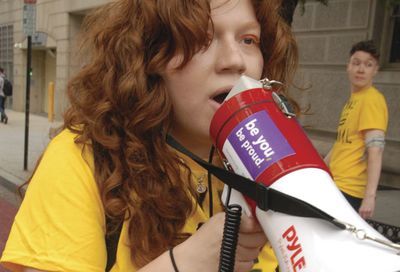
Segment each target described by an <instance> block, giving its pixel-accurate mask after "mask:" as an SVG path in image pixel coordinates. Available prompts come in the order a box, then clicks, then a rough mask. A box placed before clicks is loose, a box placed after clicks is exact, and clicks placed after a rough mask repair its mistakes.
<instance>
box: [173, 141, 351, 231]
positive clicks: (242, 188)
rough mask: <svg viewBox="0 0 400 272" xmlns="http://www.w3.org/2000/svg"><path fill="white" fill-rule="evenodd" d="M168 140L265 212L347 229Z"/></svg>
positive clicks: (311, 207)
mask: <svg viewBox="0 0 400 272" xmlns="http://www.w3.org/2000/svg"><path fill="white" fill-rule="evenodd" d="M166 140H167V143H168V144H169V145H170V146H172V147H173V148H175V149H176V150H178V151H179V152H181V153H183V154H185V155H187V156H189V157H190V158H191V159H192V160H194V161H195V162H196V163H198V164H199V165H200V166H202V167H203V168H205V169H206V170H208V171H209V172H210V173H212V174H213V175H214V176H216V177H217V178H218V179H220V180H221V181H222V182H224V183H225V184H226V185H228V186H230V187H232V188H233V189H235V190H237V191H239V192H241V193H242V194H244V195H246V196H247V197H249V198H251V199H253V200H254V201H255V202H256V204H257V207H259V208H260V209H261V210H263V211H267V210H269V209H270V210H273V211H276V212H281V213H285V214H290V215H294V216H301V217H311V218H320V219H324V220H326V221H328V222H330V223H332V224H334V225H335V226H337V227H338V228H340V229H346V225H344V224H342V223H341V222H339V221H337V220H336V219H335V218H334V217H332V216H331V215H329V214H327V213H326V212H324V211H322V210H320V209H318V208H317V207H315V206H313V205H311V204H309V203H307V202H305V201H303V200H301V199H298V198H295V197H292V196H290V195H287V194H284V193H282V192H279V191H277V190H274V189H272V188H269V187H267V186H265V185H264V184H261V183H257V182H254V181H253V180H250V179H248V178H245V177H243V176H240V175H237V174H235V173H233V172H230V171H227V170H225V169H223V168H220V167H217V166H215V165H212V164H209V163H207V162H206V161H204V160H202V159H201V158H199V157H198V156H196V155H195V154H193V153H192V152H190V151H189V150H187V149H186V148H185V147H183V146H182V145H181V144H180V143H178V142H177V141H176V140H175V139H174V138H173V137H172V136H170V135H167V139H166Z"/></svg>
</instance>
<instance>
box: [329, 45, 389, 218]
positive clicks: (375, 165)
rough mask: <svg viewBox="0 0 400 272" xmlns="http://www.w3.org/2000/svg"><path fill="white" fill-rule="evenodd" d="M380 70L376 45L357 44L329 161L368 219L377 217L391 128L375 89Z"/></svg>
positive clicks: (339, 183)
mask: <svg viewBox="0 0 400 272" xmlns="http://www.w3.org/2000/svg"><path fill="white" fill-rule="evenodd" d="M378 69H379V53H378V51H377V49H376V47H375V45H374V44H373V42H372V41H361V42H358V43H356V44H354V45H353V47H352V48H351V50H350V59H349V62H348V64H347V74H348V77H349V81H350V97H349V99H348V101H347V103H346V104H345V106H344V108H343V110H342V113H341V116H340V121H339V126H338V130H337V138H336V141H335V143H334V145H333V147H332V149H331V150H330V151H329V153H328V154H327V156H326V157H325V162H326V163H327V164H328V165H329V167H330V170H331V172H332V175H333V179H334V181H335V183H336V184H337V186H338V188H339V189H340V190H341V191H342V193H343V194H344V196H345V197H346V199H347V200H348V201H349V203H350V204H351V205H352V206H353V208H354V209H355V210H356V211H358V212H359V214H360V215H361V217H362V218H364V219H367V218H370V217H371V216H372V215H373V213H374V209H375V200H376V191H377V187H378V183H379V177H380V173H381V168H382V156H383V149H384V146H385V132H386V129H387V125H388V110H387V105H386V101H385V98H384V96H383V95H382V93H380V92H379V91H378V90H377V89H376V88H375V87H374V86H373V79H374V77H375V75H376V74H377V73H378Z"/></svg>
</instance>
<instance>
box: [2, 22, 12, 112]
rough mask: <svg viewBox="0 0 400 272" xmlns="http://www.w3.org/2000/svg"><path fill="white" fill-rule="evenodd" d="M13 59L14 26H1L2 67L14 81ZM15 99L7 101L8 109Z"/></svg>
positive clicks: (10, 98)
mask: <svg viewBox="0 0 400 272" xmlns="http://www.w3.org/2000/svg"><path fill="white" fill-rule="evenodd" d="M13 59H14V29H13V26H12V25H0V67H3V68H4V72H5V73H6V76H7V78H8V79H10V80H11V81H13V72H14V69H13ZM12 100H13V97H12V96H10V97H9V98H8V99H7V100H6V107H7V108H8V107H11V105H12V102H13V101H12Z"/></svg>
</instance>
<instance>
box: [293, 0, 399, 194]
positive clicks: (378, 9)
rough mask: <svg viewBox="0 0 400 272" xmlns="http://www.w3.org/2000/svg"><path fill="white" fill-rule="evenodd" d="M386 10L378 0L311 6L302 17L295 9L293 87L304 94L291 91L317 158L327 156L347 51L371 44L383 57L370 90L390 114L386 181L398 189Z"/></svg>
mask: <svg viewBox="0 0 400 272" xmlns="http://www.w3.org/2000/svg"><path fill="white" fill-rule="evenodd" d="M385 9H386V6H385V3H384V1H381V0H330V1H329V4H328V6H324V5H322V4H320V3H317V2H315V1H309V2H307V4H306V5H305V13H304V14H301V12H300V9H297V10H296V14H295V17H294V22H293V29H294V31H295V33H296V39H297V41H298V44H299V49H300V70H299V72H298V73H297V76H296V84H297V86H299V87H302V88H303V89H305V90H304V91H299V90H296V89H292V90H291V91H292V95H293V96H294V97H296V99H297V100H298V102H299V103H300V104H301V105H302V107H303V108H304V109H305V108H307V107H310V110H309V111H308V114H305V115H303V116H302V117H301V122H302V124H303V125H304V126H305V127H306V128H307V132H308V134H309V135H310V137H311V138H312V139H313V142H314V144H315V146H316V147H317V149H318V150H319V151H320V153H321V154H326V153H327V152H328V150H329V149H330V148H331V146H332V144H333V141H334V139H335V137H336V129H337V125H338V121H339V115H340V113H341V110H342V107H343V106H344V104H345V102H346V100H347V99H348V97H349V95H350V90H349V87H350V85H349V82H348V79H347V74H346V64H347V60H348V57H349V50H350V48H351V45H352V44H353V43H355V42H358V41H360V40H364V39H372V38H373V39H374V40H375V41H376V43H377V45H378V46H380V51H381V53H382V59H381V68H380V72H379V73H378V75H377V76H376V78H375V81H374V84H375V85H376V86H377V88H378V89H379V90H381V92H382V93H383V94H384V95H385V97H386V100H387V104H388V108H389V128H388V132H387V145H386V149H385V153H384V166H383V169H384V180H385V182H386V183H390V184H393V183H396V186H400V179H398V175H399V174H400V163H399V162H398V161H399V158H400V122H399V118H400V116H399V113H400V105H399V103H400V99H399V96H400V66H397V67H394V66H393V65H390V64H387V63H386V61H385V57H386V54H385V53H386V52H387V51H388V45H387V42H386V39H387V38H388V37H387V36H385V35H387V33H388V32H389V31H388V29H387V28H388V26H387V17H385V16H387V14H386V13H385V11H386V10H385ZM385 29H386V31H385ZM397 180H398V181H397Z"/></svg>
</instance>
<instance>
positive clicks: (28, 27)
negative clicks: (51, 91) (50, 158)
mask: <svg viewBox="0 0 400 272" xmlns="http://www.w3.org/2000/svg"><path fill="white" fill-rule="evenodd" d="M22 25H23V29H24V33H25V35H26V39H27V43H28V48H27V49H28V52H27V60H26V93H25V144H24V170H27V169H28V146H29V145H28V143H29V110H30V109H29V108H30V94H31V72H32V61H31V60H32V36H33V34H34V33H35V28H36V0H24V13H23V19H22Z"/></svg>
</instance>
